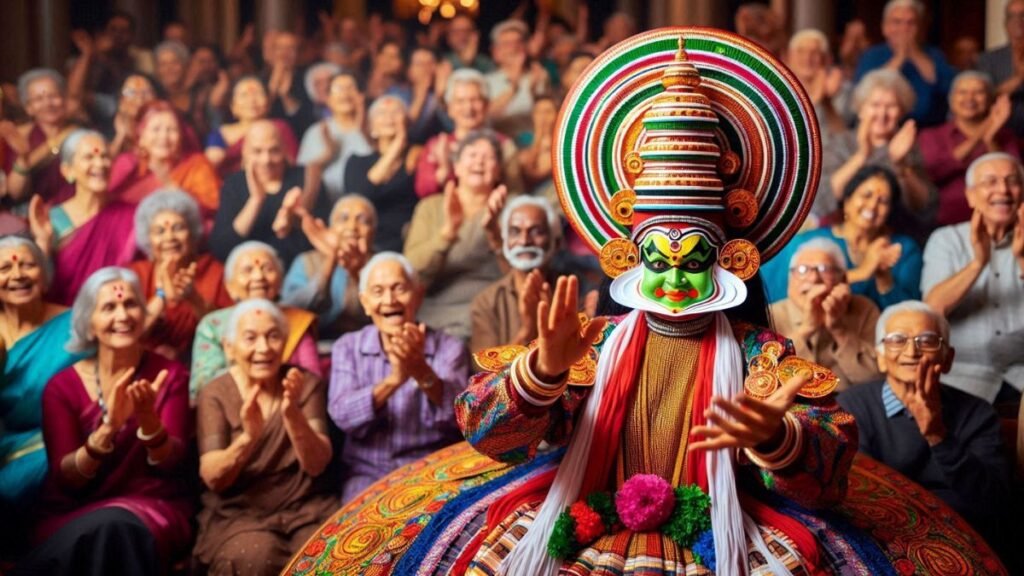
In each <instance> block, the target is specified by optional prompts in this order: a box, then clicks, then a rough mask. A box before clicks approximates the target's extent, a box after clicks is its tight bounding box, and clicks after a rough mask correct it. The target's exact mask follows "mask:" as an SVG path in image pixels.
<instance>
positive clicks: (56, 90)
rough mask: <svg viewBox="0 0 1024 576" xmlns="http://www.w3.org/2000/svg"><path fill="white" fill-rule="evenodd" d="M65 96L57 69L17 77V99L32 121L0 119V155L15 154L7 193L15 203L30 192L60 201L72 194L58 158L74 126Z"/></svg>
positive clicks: (31, 72) (23, 198)
mask: <svg viewBox="0 0 1024 576" xmlns="http://www.w3.org/2000/svg"><path fill="white" fill-rule="evenodd" d="M66 96H67V93H66V89H65V84H64V77H63V76H61V75H60V74H59V73H58V72H57V71H56V70H51V69H49V68H36V69H34V70H29V71H28V72H25V73H24V74H22V75H21V77H20V78H18V98H19V99H21V102H22V104H23V105H24V106H25V112H27V113H28V115H29V117H30V118H32V122H30V123H28V124H24V125H22V126H14V124H12V123H11V122H9V121H4V122H0V148H5V150H4V151H3V153H2V154H0V156H7V155H11V156H13V157H14V163H13V165H12V166H11V172H10V174H8V176H7V179H8V181H7V194H8V196H10V198H11V199H12V200H14V201H15V202H24V201H26V200H27V199H28V198H29V195H30V194H34V195H38V196H42V197H43V199H44V200H46V201H47V202H60V201H62V200H65V199H67V198H68V197H69V196H71V194H72V191H73V187H72V186H71V185H69V184H68V183H67V181H66V180H65V179H64V178H63V177H62V175H61V171H60V162H59V161H58V158H59V156H60V149H61V145H62V144H63V142H64V140H65V139H66V138H67V137H68V136H69V135H70V134H71V132H72V131H74V129H75V126H74V125H73V124H72V123H71V121H70V118H68V111H67V99H66Z"/></svg>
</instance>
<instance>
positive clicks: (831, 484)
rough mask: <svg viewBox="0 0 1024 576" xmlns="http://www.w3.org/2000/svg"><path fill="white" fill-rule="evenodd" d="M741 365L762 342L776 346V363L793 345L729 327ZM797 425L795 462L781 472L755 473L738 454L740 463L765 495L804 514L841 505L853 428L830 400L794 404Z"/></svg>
mask: <svg viewBox="0 0 1024 576" xmlns="http://www.w3.org/2000/svg"><path fill="white" fill-rule="evenodd" d="M733 330H734V331H735V333H736V335H737V337H738V338H739V340H740V342H741V346H742V348H743V351H744V355H745V356H746V358H747V360H749V359H750V358H752V357H753V356H755V355H757V354H758V353H759V352H760V351H761V350H762V347H763V346H764V344H765V343H766V342H778V343H780V344H782V347H783V352H782V354H781V356H780V360H781V359H782V358H785V357H786V356H789V355H792V354H794V349H793V343H792V342H791V341H790V340H789V339H787V338H785V337H783V336H780V335H779V334H776V333H774V332H772V331H770V330H765V329H763V328H758V327H756V326H752V325H750V324H746V323H737V324H736V325H734V326H733ZM789 412H790V414H792V415H793V416H795V417H796V419H797V421H798V422H799V424H800V431H801V434H800V436H801V443H800V445H799V447H798V448H797V450H799V453H798V455H797V457H796V460H795V461H794V462H793V463H792V464H790V465H789V466H786V467H784V468H780V469H778V470H768V469H766V468H757V467H756V466H755V465H754V464H753V463H752V462H750V460H749V459H748V458H746V456H745V455H743V453H742V452H741V453H740V454H741V456H740V462H741V463H744V464H747V465H748V467H749V469H750V470H757V473H758V476H759V480H760V482H761V484H762V485H764V487H765V488H767V489H768V490H771V491H772V492H775V493H777V494H779V495H781V496H785V497H786V498H789V499H790V500H793V501H794V502H796V503H798V504H800V505H801V506H805V507H808V508H824V507H827V506H832V505H833V504H837V503H838V502H840V501H842V499H843V498H844V496H845V495H846V487H847V475H848V474H849V471H850V466H852V465H853V456H854V454H856V453H857V445H858V436H857V423H856V421H855V420H854V419H853V416H851V415H850V414H849V413H847V412H845V411H844V410H843V409H842V408H840V407H839V405H838V404H837V403H836V401H835V394H830V395H829V396H827V397H825V398H820V399H816V400H806V399H803V398H799V397H798V398H797V402H796V403H794V404H793V405H792V406H791V407H790V409H789Z"/></svg>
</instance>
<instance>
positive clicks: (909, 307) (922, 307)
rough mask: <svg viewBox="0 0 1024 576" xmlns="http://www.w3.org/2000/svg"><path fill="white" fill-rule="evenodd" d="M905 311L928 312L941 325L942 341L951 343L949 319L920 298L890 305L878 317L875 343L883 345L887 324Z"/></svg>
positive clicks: (940, 334)
mask: <svg viewBox="0 0 1024 576" xmlns="http://www.w3.org/2000/svg"><path fill="white" fill-rule="evenodd" d="M905 312H916V313H918V314H927V315H928V316H930V317H931V318H932V319H933V320H935V324H936V325H937V326H938V327H939V336H942V341H943V342H945V343H946V344H947V345H948V344H949V321H948V320H946V317H945V316H943V315H942V314H939V313H938V312H937V311H936V310H935V309H934V308H932V307H931V306H929V305H927V304H925V303H924V302H921V301H920V300H904V301H903V302H900V303H898V304H893V305H892V306H889V307H888V308H886V309H885V310H884V311H882V315H881V316H879V317H878V323H877V324H875V344H877V345H878V346H881V345H882V338H885V325H886V324H887V323H888V322H889V320H890V319H891V318H892V317H893V316H895V315H897V314H902V313H905Z"/></svg>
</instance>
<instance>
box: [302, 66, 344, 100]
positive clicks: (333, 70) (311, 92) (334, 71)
mask: <svg viewBox="0 0 1024 576" xmlns="http://www.w3.org/2000/svg"><path fill="white" fill-rule="evenodd" d="M321 72H327V73H328V74H330V77H331V78H334V77H335V76H337V75H338V74H340V73H341V66H338V65H337V64H335V63H334V62H317V63H316V64H313V65H312V66H310V67H309V69H308V70H306V75H305V76H303V78H302V85H303V86H304V87H305V88H306V95H307V96H309V99H310V100H314V99H315V98H316V90H315V89H314V87H313V79H314V78H315V77H316V75H317V74H320V73H321Z"/></svg>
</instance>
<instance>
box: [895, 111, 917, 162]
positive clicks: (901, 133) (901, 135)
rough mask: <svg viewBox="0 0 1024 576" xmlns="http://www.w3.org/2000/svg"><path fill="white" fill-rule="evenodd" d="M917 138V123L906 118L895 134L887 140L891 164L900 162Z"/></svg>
mask: <svg viewBox="0 0 1024 576" xmlns="http://www.w3.org/2000/svg"><path fill="white" fill-rule="evenodd" d="M916 140H917V123H916V122H914V121H913V120H907V121H906V122H904V123H903V126H900V129H899V130H897V131H896V134H895V135H894V136H893V137H892V139H891V140H889V159H890V160H892V162H893V164H900V163H902V162H903V160H904V159H905V158H906V157H907V154H908V153H909V152H910V149H911V148H913V146H914V142H915V141H916Z"/></svg>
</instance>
